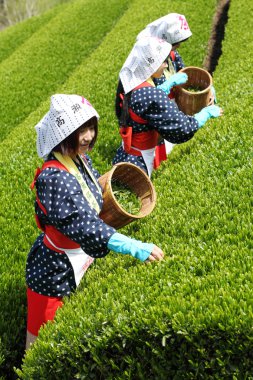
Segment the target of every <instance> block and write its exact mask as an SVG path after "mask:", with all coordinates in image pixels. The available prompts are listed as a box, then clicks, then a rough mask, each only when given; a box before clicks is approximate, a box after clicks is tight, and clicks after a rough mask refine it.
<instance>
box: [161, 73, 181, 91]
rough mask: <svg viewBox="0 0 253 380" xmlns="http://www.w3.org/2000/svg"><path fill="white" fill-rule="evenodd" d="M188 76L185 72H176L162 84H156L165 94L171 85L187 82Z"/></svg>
mask: <svg viewBox="0 0 253 380" xmlns="http://www.w3.org/2000/svg"><path fill="white" fill-rule="evenodd" d="M187 79H188V76H187V74H185V73H177V74H173V75H171V77H170V78H169V79H166V81H164V82H163V83H162V84H160V85H159V86H157V88H159V89H160V90H163V91H164V92H165V93H166V94H167V95H169V93H170V90H171V89H172V87H174V86H177V85H178V84H183V83H185V82H187Z"/></svg>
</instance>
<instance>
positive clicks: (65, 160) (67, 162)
mask: <svg viewBox="0 0 253 380" xmlns="http://www.w3.org/2000/svg"><path fill="white" fill-rule="evenodd" d="M53 154H54V156H55V157H56V158H57V160H58V161H59V162H60V163H61V164H62V165H63V166H64V167H65V168H66V169H67V171H68V172H69V173H71V174H72V175H74V176H75V177H76V179H77V181H78V182H79V184H80V186H81V189H82V192H83V195H84V197H85V198H86V199H87V200H88V202H89V204H90V206H91V207H92V208H94V209H95V210H96V211H97V213H98V214H99V212H100V207H99V205H98V203H97V200H96V198H95V197H94V195H93V194H92V192H91V191H90V189H89V187H88V185H87V183H86V182H85V181H84V179H83V176H82V175H81V173H80V172H79V170H78V168H77V167H76V165H75V163H74V161H73V160H72V159H71V158H70V157H69V156H63V155H62V154H61V153H59V152H54V153H53ZM79 157H80V156H79ZM80 159H81V161H82V163H83V165H84V167H85V169H86V170H87V172H88V174H89V176H90V177H91V180H92V181H93V182H94V184H95V185H96V187H97V189H98V191H99V192H100V194H102V191H101V188H100V187H99V185H98V183H97V181H96V180H95V178H94V176H93V174H92V172H91V170H90V169H89V167H88V165H86V164H85V162H84V160H83V159H82V158H81V157H80Z"/></svg>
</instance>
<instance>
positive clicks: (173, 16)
mask: <svg viewBox="0 0 253 380" xmlns="http://www.w3.org/2000/svg"><path fill="white" fill-rule="evenodd" d="M191 35H192V32H191V31H190V28H189V25H188V23H187V21H186V18H185V16H184V15H181V14H179V13H169V14H168V15H166V16H164V17H161V18H159V19H157V20H155V21H153V22H151V23H150V24H148V25H147V26H146V28H145V29H144V30H143V31H141V32H140V33H139V34H138V36H137V40H138V39H139V38H142V37H148V36H153V37H157V38H161V39H163V40H165V41H167V42H169V43H170V44H171V45H173V44H176V43H179V42H181V41H183V40H185V39H187V38H189V37H191Z"/></svg>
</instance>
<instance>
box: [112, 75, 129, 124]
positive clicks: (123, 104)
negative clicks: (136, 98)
mask: <svg viewBox="0 0 253 380" xmlns="http://www.w3.org/2000/svg"><path fill="white" fill-rule="evenodd" d="M130 97H131V91H130V92H129V93H128V94H126V95H125V94H124V88H123V85H122V82H121V80H120V79H119V82H118V87H117V91H116V98H115V113H116V116H117V118H118V120H119V123H120V125H122V126H126V125H127V124H128V120H129V113H128V104H129V102H130Z"/></svg>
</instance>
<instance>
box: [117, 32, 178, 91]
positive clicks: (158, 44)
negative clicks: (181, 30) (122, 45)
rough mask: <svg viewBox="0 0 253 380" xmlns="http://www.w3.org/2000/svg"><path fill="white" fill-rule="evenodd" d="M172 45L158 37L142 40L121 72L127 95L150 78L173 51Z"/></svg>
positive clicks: (134, 48) (136, 45) (135, 46)
mask: <svg viewBox="0 0 253 380" xmlns="http://www.w3.org/2000/svg"><path fill="white" fill-rule="evenodd" d="M171 47H172V46H171V45H170V44H169V43H167V42H166V41H163V40H161V39H159V38H156V37H144V38H140V39H139V40H138V41H137V42H136V43H135V45H134V47H133V49H132V51H131V52H130V54H129V56H128V57H127V59H126V61H125V63H124V65H123V66H122V68H121V70H120V74H119V76H120V79H121V82H122V85H123V88H124V92H125V94H127V93H128V92H129V91H131V90H132V89H133V88H135V87H136V86H138V85H139V84H141V83H142V82H144V81H145V80H147V79H148V78H150V76H151V75H152V74H154V73H155V72H156V71H157V70H158V68H159V67H160V66H161V64H162V63H163V62H164V61H165V59H166V58H167V57H168V55H169V54H170V51H171Z"/></svg>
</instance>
